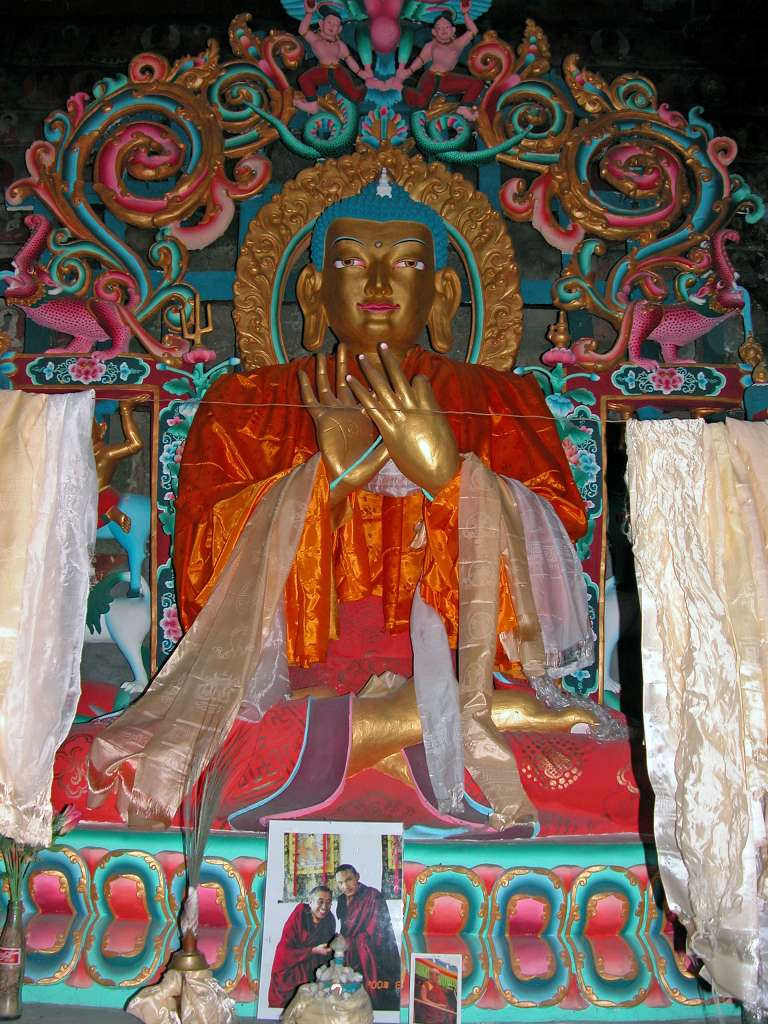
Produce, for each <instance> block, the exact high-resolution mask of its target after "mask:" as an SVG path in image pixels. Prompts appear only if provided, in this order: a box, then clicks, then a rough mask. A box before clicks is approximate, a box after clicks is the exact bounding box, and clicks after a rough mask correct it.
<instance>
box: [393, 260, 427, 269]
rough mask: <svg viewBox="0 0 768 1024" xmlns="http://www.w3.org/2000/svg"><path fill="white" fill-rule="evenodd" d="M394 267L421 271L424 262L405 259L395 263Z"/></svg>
mask: <svg viewBox="0 0 768 1024" xmlns="http://www.w3.org/2000/svg"><path fill="white" fill-rule="evenodd" d="M395 266H396V267H405V269H406V270H423V269H424V261H423V260H417V259H416V258H415V257H414V258H408V257H406V258H405V259H402V260H397V261H396V262H395Z"/></svg>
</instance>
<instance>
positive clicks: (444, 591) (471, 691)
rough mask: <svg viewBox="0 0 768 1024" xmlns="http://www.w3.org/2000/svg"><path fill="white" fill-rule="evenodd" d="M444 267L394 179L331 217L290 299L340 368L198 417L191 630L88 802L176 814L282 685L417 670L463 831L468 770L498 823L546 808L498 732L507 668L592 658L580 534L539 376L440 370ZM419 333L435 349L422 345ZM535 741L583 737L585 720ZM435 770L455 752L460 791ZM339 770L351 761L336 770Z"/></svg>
mask: <svg viewBox="0 0 768 1024" xmlns="http://www.w3.org/2000/svg"><path fill="white" fill-rule="evenodd" d="M360 159H361V160H365V159H367V157H365V155H361V157H360ZM397 159H399V160H405V159H406V158H403V157H399V158H397ZM419 163H420V162H419ZM327 170H329V169H328V168H327V165H326V168H324V171H327ZM306 173H309V172H306ZM446 177H447V175H446ZM299 180H301V178H300V179H299ZM462 187H464V186H463V185H462ZM314 201H315V198H314V197H313V202H314ZM324 205H326V204H324ZM487 216H488V217H490V218H493V217H494V216H495V214H493V212H492V211H490V209H489V210H488V214H487ZM486 226H488V225H486ZM447 258H448V233H447V230H446V227H445V223H444V221H443V220H442V218H441V217H440V216H439V215H438V214H437V213H436V212H435V210H433V209H432V208H431V207H430V206H427V205H426V204H424V203H421V202H416V201H415V200H414V199H413V198H412V197H411V196H410V195H409V194H408V192H407V191H406V190H405V189H404V188H402V187H401V186H400V185H398V184H396V183H395V182H393V181H392V180H391V179H388V177H387V174H386V172H383V173H382V174H381V175H380V176H379V177H378V180H373V181H370V183H369V184H368V185H366V186H365V187H364V188H363V189H362V191H361V192H359V193H358V194H353V195H351V196H348V197H347V198H345V199H343V200H341V201H339V202H336V203H335V204H332V205H330V206H327V208H326V209H325V212H324V213H322V214H321V216H320V217H319V218H318V219H317V222H316V225H315V228H314V232H313V235H312V245H311V263H310V264H309V265H308V266H307V267H306V268H305V269H304V270H303V271H302V272H301V274H300V276H299V279H298V282H297V296H298V299H299V302H300V304H301V307H302V310H303V313H304V318H305V322H304V343H305V346H306V347H308V348H309V349H310V350H317V349H318V348H320V346H321V345H322V344H323V341H324V336H325V333H326V329H327V328H328V327H330V328H331V330H332V331H333V333H334V335H335V337H336V338H337V339H338V340H339V343H340V344H339V348H338V350H337V353H336V355H335V356H333V357H326V356H324V355H318V356H317V357H312V356H308V357H303V358H300V359H296V360H293V361H292V362H291V363H289V364H287V365H272V366H266V367H264V368H263V369H261V370H258V371H256V372H255V373H252V374H249V375H243V374H235V375H230V376H227V377H222V378H220V379H219V380H218V381H217V382H216V383H215V384H214V386H213V387H212V389H211V390H210V391H209V393H208V395H207V396H206V401H205V402H204V403H203V404H202V405H201V407H200V409H199V411H198V413H197V415H196V417H195V419H194V421H193V424H192V428H191V431H190V434H189V437H188V439H187V442H186V447H185V453H184V460H183V463H182V468H181V479H180V493H179V497H178V502H177V512H176V516H177V518H176V533H175V548H174V557H175V568H176V579H177V596H178V600H179V609H180V614H181V617H182V620H183V623H184V625H185V627H186V629H187V630H188V635H187V636H186V637H185V638H184V639H183V640H182V642H181V644H180V646H179V648H178V649H177V651H176V653H175V654H174V656H173V658H172V659H171V660H170V661H169V662H168V663H167V664H166V666H164V668H163V669H162V670H161V672H160V674H159V676H158V677H157V678H156V679H155V681H154V682H153V684H152V686H151V687H150V690H149V691H148V692H147V694H145V696H144V697H143V698H142V700H141V701H140V702H139V704H138V705H137V706H136V708H130V709H128V711H127V712H125V714H124V715H123V717H122V718H121V719H120V720H119V721H117V722H115V723H114V724H113V725H111V726H110V727H109V728H108V729H107V730H106V731H105V732H104V733H103V734H102V735H101V736H100V737H99V738H98V739H97V740H96V743H95V745H94V748H93V751H92V757H91V766H92V771H91V784H92V786H93V788H94V790H95V791H97V792H102V793H103V792H105V791H106V790H107V789H108V788H109V787H110V786H111V785H112V784H113V783H114V782H115V781H116V779H117V777H118V776H119V777H120V780H121V786H125V790H124V792H127V793H129V794H130V793H132V795H131V798H130V799H131V809H132V811H133V812H134V814H136V815H138V818H141V817H142V816H146V815H147V814H148V809H149V808H154V812H153V813H156V812H157V809H158V808H165V809H166V811H167V812H170V814H171V815H172V814H173V812H174V810H175V807H176V806H177V799H179V798H180V787H181V788H183V786H184V785H186V784H187V776H186V771H187V770H191V765H193V764H196V763H199V761H198V760H197V758H198V757H199V756H200V755H199V751H198V753H197V754H195V745H196V743H197V742H198V740H199V741H200V742H202V743H203V744H204V749H205V750H207V751H208V755H207V756H210V752H211V751H212V749H214V747H215V740H216V737H217V736H218V738H219V742H221V741H222V740H223V738H224V736H225V735H226V733H227V731H228V730H229V727H230V725H231V724H232V722H233V721H234V718H235V717H236V715H237V714H238V711H239V710H240V709H241V706H242V708H248V707H254V708H257V709H261V710H263V709H264V708H265V707H268V706H270V704H272V703H273V702H274V701H275V700H276V699H278V697H279V694H280V693H281V692H282V693H284V692H285V691H286V689H287V688H291V689H303V690H305V689H306V688H314V687H316V686H318V685H320V686H322V685H323V684H327V683H328V682H331V684H336V683H338V680H339V676H340V675H342V674H344V675H345V676H346V680H345V684H343V688H344V689H346V690H347V692H349V691H353V692H357V691H359V690H360V689H361V688H362V687H364V686H365V685H366V683H367V680H368V677H369V676H370V675H371V673H372V672H373V673H377V672H378V673H381V672H382V671H384V670H387V671H390V672H396V673H397V672H399V673H400V674H401V675H403V676H408V675H411V674H413V677H414V687H415V692H416V697H417V703H418V707H419V712H420V716H421V722H422V728H423V734H424V741H425V749H426V750H427V752H428V753H427V759H428V763H429V776H430V780H431V783H432V785H433V787H434V790H435V799H436V801H437V803H438V804H439V806H440V808H441V810H443V811H445V812H450V813H452V814H459V815H461V807H462V801H463V767H462V765H463V763H464V760H465V754H466V763H467V768H468V769H469V771H470V772H471V774H472V776H473V777H474V779H475V781H476V782H477V784H478V785H479V786H480V788H481V789H482V791H483V793H484V794H485V797H486V799H487V800H488V801H489V803H490V804H491V806H492V807H493V816H492V819H491V820H492V824H493V825H494V826H495V827H506V826H507V825H508V824H510V823H511V822H512V821H515V820H521V819H522V820H527V819H528V818H529V817H530V816H531V815H532V814H533V813H534V812H533V811H532V808H531V805H530V803H529V802H528V799H527V797H526V795H525V793H524V791H523V790H522V788H521V784H520V780H519V778H518V777H517V771H516V767H515V761H514V757H513V756H512V755H511V753H510V751H509V749H508V747H506V746H505V744H504V741H503V740H502V738H501V735H500V733H499V732H498V729H497V726H496V725H495V724H494V722H493V719H492V715H491V712H492V705H493V699H492V695H493V690H494V685H493V676H494V670H495V668H497V669H498V668H501V669H502V671H506V672H507V673H509V674H511V675H513V676H516V677H517V678H518V679H520V678H525V677H526V676H527V677H528V678H539V677H540V676H541V677H544V676H546V675H547V673H548V672H550V671H552V672H555V673H556V674H557V675H558V676H559V675H562V674H564V673H565V672H566V671H569V670H570V667H569V666H571V667H572V666H573V665H574V664H577V663H578V664H581V665H583V664H586V663H588V661H590V660H591V648H592V633H591V628H590V627H589V624H588V621H587V618H586V594H585V592H584V590H583V586H584V584H583V576H582V572H581V568H580V565H579V563H578V561H577V559H576V556H575V553H574V551H573V548H572V545H571V544H569V542H568V540H567V537H566V532H565V531H567V532H568V534H570V536H571V538H575V537H578V536H580V535H581V533H582V532H583V531H584V529H585V525H586V517H585V512H584V507H583V504H582V501H581V499H580V496H579V494H578V491H577V489H576V485H575V483H574V480H573V477H572V475H571V473H570V470H569V468H568V464H567V462H566V460H565V456H564V453H563V449H562V446H561V444H560V440H559V437H558V433H557V429H556V427H555V423H554V420H553V419H552V416H551V415H550V413H549V411H548V409H547V406H546V404H545V402H544V399H543V396H542V394H541V391H540V390H539V388H538V385H537V384H536V383H535V381H534V380H533V378H532V377H515V376H511V375H510V374H507V373H501V372H499V371H496V370H493V369H491V368H490V367H487V366H478V365H467V364H461V363H454V362H452V361H451V360H450V359H448V358H446V357H445V355H442V354H440V353H443V352H446V351H447V350H448V349H449V348H450V346H451V341H452V337H451V322H452V318H453V316H454V314H455V312H456V309H457V307H458V303H459V301H460V296H461V288H460V282H459V279H458V276H457V274H456V273H455V271H454V270H453V269H452V268H450V267H449V266H448V265H447ZM425 326H427V327H428V329H429V334H430V338H431V341H432V345H433V348H435V349H437V350H438V352H437V353H431V352H428V351H426V350H424V349H423V348H421V347H420V346H419V344H418V339H419V337H420V335H421V332H422V331H423V329H424V328H425ZM460 453H462V454H460ZM510 481H512V482H510ZM515 481H518V482H519V483H518V482H515ZM460 496H461V501H460ZM473 509H474V511H473ZM475 513H477V514H479V515H480V519H479V520H477V521H475V523H474V525H475V527H476V528H475V529H471V530H470V529H467V523H466V522H465V516H466V515H470V517H474V515H475ZM523 516H525V517H526V522H527V524H528V526H527V527H526V528H524V527H523V526H522V522H523V519H522V517H523ZM531 516H533V518H534V519H535V520H536V522H537V523H538V526H537V529H540V530H541V531H543V533H544V534H546V535H547V536H550V537H551V538H552V543H553V545H554V550H556V551H557V552H559V555H560V559H559V560H558V558H557V557H553V558H552V559H550V562H549V563H548V569H547V571H546V572H544V573H543V574H542V573H539V572H538V571H535V572H532V571H531V570H530V569H529V568H528V561H527V558H528V556H527V554H526V547H525V544H526V542H525V529H530V528H531V522H532V520H531V518H530V517H531ZM558 517H559V520H558ZM561 524H562V525H561ZM286 531H287V532H286ZM547 550H548V551H551V550H552V548H549V547H548V548H547ZM502 552H503V553H502ZM532 557H535V552H533V551H532ZM460 566H461V571H460ZM550 571H551V572H552V573H553V574H554V576H553V584H556V581H555V577H557V581H559V582H558V583H557V584H556V585H557V586H559V587H560V588H561V589H560V590H559V592H560V593H562V592H563V591H562V587H563V586H565V587H566V589H567V588H568V587H569V586H571V585H573V586H575V587H576V588H577V589H576V591H574V594H575V595H576V596H575V597H574V600H573V605H572V606H571V607H572V608H573V610H574V617H573V618H572V619H571V620H570V624H569V625H568V627H567V628H566V630H565V632H564V633H563V634H561V635H560V637H559V640H558V642H559V641H562V640H563V637H564V635H565V634H568V637H569V639H568V642H567V648H568V649H567V651H565V650H559V649H558V650H554V648H553V642H554V641H553V639H552V634H551V633H550V634H549V635H548V636H547V638H546V640H545V638H544V633H545V632H547V626H546V625H544V626H543V625H542V623H544V619H541V620H540V619H539V615H538V611H537V605H536V601H537V600H538V602H539V606H541V603H542V601H543V602H544V603H545V604H546V600H547V599H546V598H545V597H543V596H542V594H541V593H540V592H539V593H538V597H537V598H535V599H534V595H533V589H532V588H535V587H536V586H538V584H539V581H540V579H541V577H542V575H543V576H544V577H546V576H547V574H548V572H550ZM241 574H242V575H241ZM566 580H567V581H569V582H568V583H566V582H565V581H566ZM243 588H245V589H243ZM579 588H581V590H579ZM245 594H247V595H248V597H247V599H245V600H244V599H243V595H245ZM222 612H224V614H222ZM246 620H247V621H246ZM547 621H550V620H547ZM542 630H543V632H542ZM355 637H365V644H366V653H365V657H363V658H360V657H355V656H353V657H352V659H351V664H347V666H346V669H345V671H344V672H343V673H342V671H341V669H340V668H339V666H340V665H341V664H346V663H347V662H350V658H349V653H348V652H349V645H350V643H351V642H353V640H354V638H355ZM558 642H554V644H555V646H557V644H558ZM452 649H453V650H454V651H457V653H458V680H457V678H456V676H455V675H454V673H455V672H456V668H455V662H454V658H455V656H456V655H454V654H452ZM275 657H277V659H278V660H277V661H275ZM201 659H203V660H204V661H205V662H206V664H205V665H203V664H202V663H201ZM281 659H284V661H281ZM267 663H269V665H271V666H272V667H271V668H269V669H268V671H266V674H265V669H266V666H267ZM281 664H282V665H285V666H286V669H287V667H288V666H289V667H290V670H289V672H288V671H286V669H281V668H280V665H281ZM356 673H357V674H356ZM288 676H289V678H288ZM200 679H206V680H212V679H215V680H216V685H215V688H214V690H211V688H210V687H204V688H203V690H204V691H205V692H203V691H201V690H200V689H199V687H198V685H197V682H196V681H197V680H200ZM168 687H172V688H173V689H172V690H171V691H170V692H172V693H175V694H176V695H177V697H174V698H173V700H172V701H171V702H170V703H169V701H168V700H167V699H166V694H167V692H168ZM214 691H215V692H214ZM337 692H338V691H337ZM508 700H509V703H510V705H511V706H512V709H513V710H514V708H515V707H516V706H517V705H519V718H518V719H517V720H518V721H522V722H525V721H526V719H527V718H528V717H529V716H530V717H531V718H532V719H540V717H541V716H540V714H539V713H537V712H536V710H535V708H536V707H537V704H538V702H537V701H536V700H535V698H534V697H533V695H532V694H531V692H530V691H526V690H520V691H517V690H511V691H509V695H508ZM212 702H215V706H213V705H212ZM532 704H533V706H532ZM212 706H213V710H212ZM540 710H541V709H539V711H540ZM214 711H215V723H214V724H212V716H213V714H214ZM241 713H244V714H246V716H248V715H249V714H250V713H249V712H248V711H247V710H246V711H243V712H241ZM177 714H178V715H182V714H183V716H184V720H185V726H184V729H178V728H177V729H176V730H175V731H174V735H175V736H176V737H177V740H178V742H177V743H175V744H174V747H173V750H172V751H171V750H170V748H169V745H168V743H167V742H166V741H165V740H163V741H162V742H161V741H160V737H161V736H163V737H167V735H168V734H169V733H168V730H169V728H173V724H174V721H175V719H174V716H175V715H177ZM198 719H199V725H200V728H199V729H196V728H195V726H194V722H195V721H197V720H198ZM587 720H589V717H588V716H587ZM544 724H545V727H553V728H558V727H565V728H570V726H571V725H572V724H573V716H572V714H569V715H568V716H565V715H562V716H561V715H560V713H557V714H553V715H552V717H551V718H550V719H549V721H548V722H546V723H544ZM403 725H405V723H403ZM387 727H388V730H389V733H388V736H387V742H388V743H389V744H390V745H389V747H388V748H387V749H386V753H387V754H389V753H390V751H391V750H392V743H393V741H394V742H395V743H397V742H400V743H401V746H402V744H403V743H404V742H407V737H406V736H405V735H401V736H399V737H397V736H394V737H393V735H392V729H393V728H394V729H395V732H397V730H398V729H399V728H400V726H399V725H398V720H397V719H394V720H393V719H392V718H391V716H390V717H389V719H388V720H387ZM137 729H138V731H139V732H140V733H141V734H142V735H143V736H144V740H146V742H144V740H143V741H142V744H141V747H140V748H137V747H136V745H135V737H136V736H137ZM408 729H409V730H410V729H411V724H410V723H409V724H408ZM401 732H402V729H401ZM411 734H412V733H411ZM436 735H437V737H439V738H438V740H437V743H436ZM155 736H156V737H157V739H158V742H157V743H155V741H154V739H152V737H155ZM462 736H463V742H464V754H463V753H462ZM371 738H372V739H374V738H375V737H374V735H373V734H372V736H371ZM340 742H341V740H340ZM323 745H324V750H325V754H324V760H325V761H326V762H328V763H329V764H330V761H329V754H328V750H327V742H326V741H325V740H324V741H323ZM444 755H448V756H450V757H453V756H454V755H455V760H454V761H453V762H452V765H451V772H450V775H449V774H444V773H442V771H441V758H442V757H443V756H444ZM169 756H172V759H173V766H172V768H171V766H170V762H166V758H167V757H169ZM373 758H374V761H376V760H378V758H377V757H376V755H375V753H374V754H373ZM346 763H347V758H346V755H345V756H344V758H343V762H342V771H343V770H344V769H343V765H344V764H346ZM187 766H190V767H187ZM457 772H458V774H457ZM124 807H125V809H126V811H128V809H129V808H128V805H127V802H125V803H124ZM138 818H135V819H134V820H138Z"/></svg>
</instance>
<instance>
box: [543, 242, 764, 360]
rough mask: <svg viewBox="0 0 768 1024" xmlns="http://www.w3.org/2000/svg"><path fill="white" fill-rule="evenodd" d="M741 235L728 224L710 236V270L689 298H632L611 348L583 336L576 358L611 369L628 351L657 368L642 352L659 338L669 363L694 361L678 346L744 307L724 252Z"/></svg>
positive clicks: (629, 353)
mask: <svg viewBox="0 0 768 1024" xmlns="http://www.w3.org/2000/svg"><path fill="white" fill-rule="evenodd" d="M740 237H741V236H740V235H739V232H738V231H734V230H733V229H730V228H729V229H724V230H720V231H716V232H715V234H714V235H713V237H712V271H711V272H710V274H709V275H708V277H707V280H705V281H704V283H703V284H702V285H701V286H700V287H699V288H698V289H697V290H696V291H695V292H693V293H692V294H691V295H690V301H689V302H674V303H666V304H665V303H663V302H653V301H651V300H650V299H637V300H635V301H632V302H630V303H628V304H627V309H626V312H625V313H624V316H623V318H622V321H621V329H620V331H619V336H618V338H617V339H616V341H615V342H614V344H613V346H612V347H611V348H610V349H609V350H608V351H607V352H597V351H595V349H596V347H597V342H596V341H595V340H594V338H580V339H579V340H578V341H577V342H576V343H575V344H574V346H573V349H572V352H573V356H574V357H575V361H576V362H578V363H580V364H581V365H582V366H586V367H588V368H589V369H595V370H608V369H611V368H612V367H614V366H616V365H617V363H619V362H620V361H621V359H622V357H623V356H624V355H625V353H626V355H627V356H628V357H629V359H630V361H631V362H633V363H635V364H637V365H638V366H641V367H643V369H646V370H655V369H657V367H658V365H659V363H658V360H656V359H649V358H646V357H645V356H642V355H641V354H640V353H641V351H642V346H643V342H644V341H657V342H658V343H659V345H660V347H661V355H662V357H663V358H664V360H665V361H666V362H668V363H671V362H678V363H686V362H688V363H691V362H695V359H681V357H680V354H679V352H678V349H681V348H684V347H685V346H686V345H690V344H692V342H694V341H697V340H698V339H699V338H702V337H704V335H706V334H709V332H710V331H711V330H713V329H714V328H715V327H717V325H718V324H721V323H723V322H724V321H725V320H729V319H730V318H731V317H733V316H736V314H738V313H741V312H742V311H743V309H744V294H743V292H742V290H741V288H740V287H739V286H738V282H737V277H738V275H737V274H736V271H735V270H734V268H733V265H732V264H731V261H730V260H729V259H728V254H727V253H726V251H725V243H726V242H738V241H739V239H740ZM562 351H564V350H561V352H560V353H559V354H560V355H562ZM566 358H567V357H566Z"/></svg>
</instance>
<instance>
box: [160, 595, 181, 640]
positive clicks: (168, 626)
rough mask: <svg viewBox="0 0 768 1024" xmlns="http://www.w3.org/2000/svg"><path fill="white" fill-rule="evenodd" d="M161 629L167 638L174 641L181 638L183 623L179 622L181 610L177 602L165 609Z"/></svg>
mask: <svg viewBox="0 0 768 1024" xmlns="http://www.w3.org/2000/svg"><path fill="white" fill-rule="evenodd" d="M160 629H162V631H163V636H164V637H165V639H166V640H172V641H173V642H174V643H176V642H177V641H178V640H181V636H182V631H181V623H180V622H179V612H178V609H177V608H176V605H175V604H172V605H170V606H169V607H168V608H165V609H163V617H162V619H160Z"/></svg>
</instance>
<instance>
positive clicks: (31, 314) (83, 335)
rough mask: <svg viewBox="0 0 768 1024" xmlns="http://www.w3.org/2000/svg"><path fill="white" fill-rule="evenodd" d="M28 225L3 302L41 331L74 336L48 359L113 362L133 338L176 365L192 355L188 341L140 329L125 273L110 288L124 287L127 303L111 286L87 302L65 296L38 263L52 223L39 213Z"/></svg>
mask: <svg viewBox="0 0 768 1024" xmlns="http://www.w3.org/2000/svg"><path fill="white" fill-rule="evenodd" d="M24 223H25V224H26V226H27V227H28V228H29V230H30V232H31V233H30V237H29V238H28V239H27V241H26V242H25V243H24V245H23V246H22V247H21V249H19V251H18V253H17V254H16V256H15V258H14V260H13V271H12V272H10V273H6V274H4V275H2V277H3V278H4V280H5V295H4V298H5V301H6V302H7V303H8V304H9V305H16V306H18V307H19V308H20V309H22V310H23V311H24V313H25V315H26V316H27V317H28V318H29V319H30V320H32V321H33V322H34V323H36V324H39V325H40V326H41V327H47V328H49V329H50V330H52V331H60V332H62V333H64V334H71V335H72V341H70V342H69V343H68V344H67V345H63V346H61V347H55V348H50V349H48V350H47V352H48V354H62V353H64V354H66V355H74V354H84V353H91V355H92V356H93V357H94V358H96V359H109V358H112V357H113V356H119V355H123V354H124V353H126V352H127V351H128V345H129V343H130V340H131V338H132V337H134V336H135V337H136V338H138V340H139V341H140V342H141V344H142V345H143V346H144V348H145V349H146V350H147V351H148V352H150V353H152V355H154V356H157V357H158V358H160V359H163V360H164V361H165V362H167V363H174V362H176V363H178V362H179V361H180V360H181V359H182V358H183V357H184V356H185V355H186V353H187V352H188V351H189V347H190V346H189V342H188V341H186V340H185V339H183V338H180V337H178V336H174V335H166V336H165V337H164V338H163V340H162V342H158V341H157V340H156V339H155V338H153V337H152V335H151V334H150V333H149V332H148V331H147V330H146V329H145V328H144V327H143V326H142V324H141V323H140V321H139V320H138V319H137V317H136V315H135V313H134V309H135V306H136V303H137V301H138V297H137V294H136V291H135V287H134V286H133V282H132V280H131V279H130V277H129V276H128V275H127V274H119V275H118V274H112V275H110V277H111V282H110V283H111V286H112V287H113V288H114V285H115V284H118V283H119V284H121V285H122V286H124V288H125V290H126V292H127V294H128V300H127V302H125V303H121V302H118V301H116V300H115V298H113V297H109V293H108V291H107V288H108V286H101V282H99V281H97V282H96V286H95V288H94V291H95V293H96V295H95V297H94V298H89V299H83V298H77V297H75V296H69V295H61V294H60V292H61V288H58V287H56V285H55V282H54V281H53V279H52V278H51V276H50V274H49V273H48V271H47V269H46V268H45V267H44V266H43V264H42V263H40V262H39V257H40V253H41V252H42V251H43V249H44V248H45V245H46V240H47V238H48V233H49V231H50V229H51V222H50V221H49V220H47V218H45V217H43V216H41V215H40V214H34V213H33V214H30V215H29V216H27V217H25V219H24ZM103 341H109V342H111V344H110V345H109V347H108V348H103V349H96V348H95V346H96V345H98V344H99V343H100V342H103Z"/></svg>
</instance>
